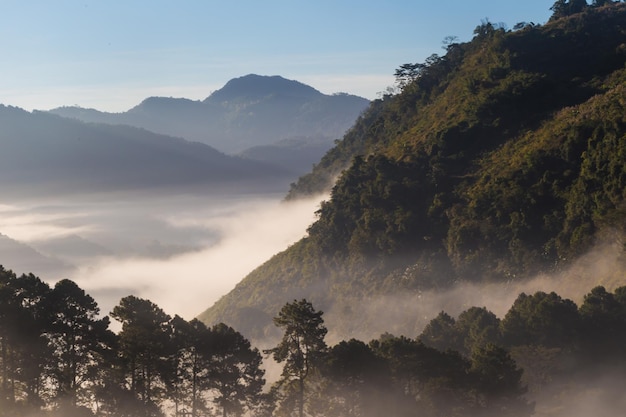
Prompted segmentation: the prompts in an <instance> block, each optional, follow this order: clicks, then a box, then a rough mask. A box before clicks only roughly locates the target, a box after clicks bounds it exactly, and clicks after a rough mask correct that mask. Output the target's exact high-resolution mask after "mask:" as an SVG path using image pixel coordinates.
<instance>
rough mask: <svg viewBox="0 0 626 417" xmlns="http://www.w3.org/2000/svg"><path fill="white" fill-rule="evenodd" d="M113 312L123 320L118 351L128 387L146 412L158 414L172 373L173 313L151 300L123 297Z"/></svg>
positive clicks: (114, 315) (117, 318)
mask: <svg viewBox="0 0 626 417" xmlns="http://www.w3.org/2000/svg"><path fill="white" fill-rule="evenodd" d="M111 316H112V317H113V318H114V319H116V320H117V321H119V322H120V323H122V330H121V331H120V333H119V338H120V345H119V355H120V358H121V360H122V364H123V370H124V375H125V379H126V383H127V387H128V389H129V390H130V392H131V393H132V395H133V396H134V397H135V398H137V399H138V400H139V403H140V404H141V408H142V410H141V412H142V413H143V415H145V416H152V415H158V414H159V404H160V403H161V402H162V401H163V400H164V399H165V397H166V392H165V382H166V380H167V378H168V377H170V376H171V368H170V367H171V364H172V362H171V356H172V351H171V346H172V345H171V344H170V336H169V335H170V328H169V322H170V316H168V315H167V314H166V313H165V312H164V311H163V310H162V309H161V308H159V307H158V306H157V305H156V304H154V303H152V302H151V301H149V300H144V299H141V298H138V297H135V296H132V295H131V296H128V297H124V298H122V300H120V303H119V304H118V305H117V306H116V307H115V308H114V309H113V311H112V312H111Z"/></svg>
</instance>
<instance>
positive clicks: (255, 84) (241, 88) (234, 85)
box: [205, 74, 323, 102]
mask: <svg viewBox="0 0 626 417" xmlns="http://www.w3.org/2000/svg"><path fill="white" fill-rule="evenodd" d="M270 95H282V96H292V97H301V98H311V97H316V96H321V95H323V94H322V93H321V92H319V91H318V90H316V89H315V88H313V87H311V86H308V85H306V84H303V83H301V82H299V81H295V80H288V79H286V78H283V77H281V76H279V75H271V76H268V75H257V74H248V75H244V76H242V77H238V78H233V79H232V80H230V81H228V82H227V83H226V85H224V87H222V88H221V89H219V90H217V91H215V92H214V93H213V94H211V95H210V96H209V97H207V99H206V100H205V102H211V101H213V102H215V101H217V102H222V101H229V100H234V99H242V98H243V99H255V98H263V97H267V96H270Z"/></svg>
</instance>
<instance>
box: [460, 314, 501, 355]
mask: <svg viewBox="0 0 626 417" xmlns="http://www.w3.org/2000/svg"><path fill="white" fill-rule="evenodd" d="M456 328H457V334H458V335H459V337H460V339H461V341H462V349H460V350H459V352H461V353H463V354H466V355H471V353H472V352H473V351H474V349H476V348H479V347H484V346H486V345H487V344H488V343H493V344H498V343H499V342H500V319H498V317H496V315H495V314H493V313H492V312H491V311H489V310H487V309H486V308H485V307H482V308H480V307H470V308H469V309H467V310H465V311H464V312H462V313H461V314H459V317H458V318H457V320H456Z"/></svg>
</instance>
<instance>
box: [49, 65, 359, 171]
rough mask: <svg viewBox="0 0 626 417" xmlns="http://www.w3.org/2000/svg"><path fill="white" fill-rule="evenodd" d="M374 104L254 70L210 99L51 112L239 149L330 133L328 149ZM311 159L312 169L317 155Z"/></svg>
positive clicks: (157, 99) (155, 99)
mask: <svg viewBox="0 0 626 417" xmlns="http://www.w3.org/2000/svg"><path fill="white" fill-rule="evenodd" d="M368 104H369V100H366V99H364V98H362V97H358V96H354V95H349V94H335V95H326V94H323V93H321V92H319V91H318V90H316V89H314V88H313V87H310V86H308V85H306V84H303V83H300V82H298V81H295V80H288V79H286V78H283V77H281V76H277V75H275V76H262V75H257V74H248V75H245V76H242V77H238V78H234V79H232V80H230V81H228V82H227V83H226V85H225V86H224V87H222V88H221V89H219V90H217V91H214V92H213V93H212V94H210V95H209V96H208V97H207V98H205V99H204V100H198V101H195V100H190V99H185V98H168V97H149V98H146V99H145V100H143V101H142V102H141V103H140V104H138V105H137V106H134V107H133V108H131V109H129V110H128V111H126V112H122V113H106V112H99V111H97V110H94V109H82V108H76V107H60V108H56V109H52V110H50V112H51V113H53V114H56V115H59V116H63V117H68V118H75V119H79V120H82V121H86V122H98V123H106V124H126V125H130V126H135V127H140V128H144V129H147V130H150V131H153V132H155V133H160V134H166V135H170V136H176V137H182V138H185V139H187V140H191V141H195V142H201V143H205V144H208V145H210V146H212V147H214V148H216V149H218V150H220V151H222V152H225V153H228V154H237V153H239V152H242V151H245V150H246V149H248V148H251V147H255V146H267V145H273V144H274V143H276V142H279V141H281V140H285V139H289V138H292V137H309V136H311V137H320V136H323V137H325V138H327V149H328V148H330V147H331V146H332V143H333V140H335V139H338V138H340V137H341V136H342V135H343V133H344V132H345V131H346V130H347V129H348V128H349V127H350V125H351V124H352V123H353V122H354V120H355V119H356V118H357V117H358V115H359V114H360V113H361V111H362V110H363V109H365V107H366V106H367V105H368ZM301 156H306V155H301ZM309 162H310V163H309V164H307V165H306V167H307V168H308V166H310V165H311V164H312V163H313V162H315V160H309ZM302 173H303V172H298V175H300V174H302Z"/></svg>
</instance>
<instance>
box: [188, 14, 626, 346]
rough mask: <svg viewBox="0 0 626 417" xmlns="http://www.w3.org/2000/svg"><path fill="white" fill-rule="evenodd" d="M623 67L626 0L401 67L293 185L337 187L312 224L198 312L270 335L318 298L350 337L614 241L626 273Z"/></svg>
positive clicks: (302, 191) (410, 327)
mask: <svg viewBox="0 0 626 417" xmlns="http://www.w3.org/2000/svg"><path fill="white" fill-rule="evenodd" d="M625 63H626V4H621V3H615V4H613V3H611V4H608V5H606V6H603V7H588V8H586V9H585V11H584V12H582V13H575V14H572V15H570V16H564V17H561V18H556V17H555V18H553V19H551V20H550V21H549V22H548V23H546V24H545V25H535V24H519V25H516V27H515V30H506V29H504V28H503V27H501V26H495V25H493V24H491V23H489V22H483V23H482V24H481V25H480V26H478V27H477V28H476V30H475V37H474V38H473V39H472V40H471V41H470V42H466V43H455V44H450V45H449V46H448V47H447V53H446V54H445V56H437V55H433V56H431V57H429V58H428V59H427V60H426V62H424V63H419V64H407V65H403V66H402V67H400V68H399V70H398V73H397V76H398V81H399V85H400V87H401V91H400V92H399V93H397V94H393V95H392V94H390V95H387V96H385V97H384V98H382V99H380V100H376V101H374V102H373V103H372V104H371V106H370V107H369V108H368V109H367V110H366V111H365V112H364V113H363V114H362V115H361V116H360V117H359V119H358V120H357V122H356V124H355V125H354V126H353V127H352V128H351V129H350V130H349V131H348V132H347V133H346V135H345V136H344V137H343V139H342V140H341V141H339V142H338V144H337V145H336V146H335V147H334V148H333V149H331V150H330V151H329V152H328V153H327V154H326V155H325V156H324V157H323V158H322V160H321V161H320V163H318V164H317V165H316V166H315V168H314V169H313V171H312V172H311V173H310V174H308V175H305V176H303V177H301V178H300V179H299V180H298V182H297V183H295V184H294V185H293V187H292V189H291V191H290V194H289V196H288V198H289V199H296V198H299V197H301V196H305V195H310V194H314V193H316V192H320V191H323V190H328V189H331V187H332V194H331V198H330V200H328V201H326V202H323V203H322V205H321V208H320V210H319V211H318V216H319V218H318V220H317V221H316V222H315V223H314V224H312V225H311V226H310V228H309V229H308V236H307V237H306V238H304V239H302V240H301V241H299V242H297V243H296V244H294V245H292V246H291V247H290V248H288V249H287V250H286V251H284V252H282V253H279V254H277V255H276V256H274V257H273V258H271V259H270V260H268V261H267V262H266V263H265V264H263V265H262V266H260V267H259V268H257V269H256V270H254V271H253V272H252V273H250V274H249V275H248V276H247V277H246V278H245V279H243V280H242V281H241V282H240V283H239V284H238V285H237V286H236V288H235V289H234V290H233V291H232V292H230V293H229V294H227V295H225V296H224V297H223V298H222V299H220V300H219V301H218V302H217V303H216V304H215V305H213V306H212V307H210V308H209V309H208V310H207V311H205V312H204V313H203V314H202V315H201V316H200V318H201V319H202V320H204V321H205V322H207V323H213V322H217V321H224V322H226V323H228V324H229V325H232V326H234V327H236V328H237V329H239V330H240V331H242V332H245V333H246V334H248V335H250V337H254V338H256V339H260V338H263V337H264V336H265V335H267V334H268V332H271V331H272V330H271V329H272V328H273V327H272V325H271V317H273V316H274V315H275V314H276V312H278V311H279V310H280V308H281V307H282V306H283V305H284V304H285V303H287V302H290V301H292V300H293V299H296V298H302V297H306V298H307V299H309V300H311V301H312V302H313V303H314V304H315V305H316V307H317V308H319V309H321V310H323V311H325V313H326V315H325V317H326V318H327V322H328V323H329V327H332V328H334V329H339V330H340V331H341V334H342V335H343V337H344V338H345V337H346V335H356V334H358V335H361V336H362V337H364V338H367V337H376V336H377V334H372V332H375V331H377V330H378V328H377V327H375V326H373V323H374V322H375V321H376V320H380V319H381V318H383V317H387V318H389V317H391V316H393V314H396V315H395V316H393V319H391V320H387V321H385V327H384V328H383V329H384V330H387V331H398V332H402V333H403V334H407V333H408V334H409V335H410V334H412V333H411V332H416V331H418V330H417V329H419V325H418V322H419V320H421V319H423V317H418V314H415V315H411V314H409V313H407V311H409V310H408V309H413V308H414V307H415V306H416V305H428V304H430V303H433V304H434V301H431V300H428V299H427V298H429V296H427V295H426V294H430V296H432V297H433V299H434V298H435V296H434V295H433V294H435V293H442V292H443V291H445V290H448V289H454V288H458V292H462V288H463V287H462V285H464V283H470V284H476V285H478V284H481V285H483V284H496V283H506V284H507V285H508V286H510V287H513V286H515V285H521V284H523V283H524V282H525V280H527V279H529V278H530V277H532V276H534V275H535V274H544V275H545V274H551V273H564V271H567V269H568V268H569V267H571V266H572V265H574V264H575V263H576V261H577V260H580V259H587V258H581V256H583V255H584V254H586V253H587V251H589V250H590V249H591V248H592V247H593V246H594V244H599V243H600V242H601V241H602V240H603V239H605V240H607V241H608V243H609V244H611V245H612V246H611V247H616V248H617V255H616V256H617V257H618V261H619V262H618V263H617V265H621V266H619V268H618V269H617V270H613V271H611V274H613V275H617V276H621V277H623V276H624V274H623V272H624V270H625V269H621V268H624V267H625V266H626V261H625V259H626V257H625V256H624V255H625V254H624V245H623V241H624V240H623V239H624V238H625V237H626V227H624V225H625V224H626V101H624V97H626V69H625V65H624V64H625ZM337 176H339V179H338V180H337V181H336V182H334V179H335V178H336V177H337ZM581 262H582V261H581ZM603 271H604V272H603ZM620 271H621V272H620ZM593 274H597V275H595V276H593V277H592V279H594V280H596V282H598V281H600V280H602V279H604V278H606V274H608V272H606V271H605V270H603V269H602V268H600V267H598V269H597V270H596V271H594V272H593ZM620 274H621V275H620ZM572 279H574V280H575V279H579V278H575V277H574V278H572ZM580 279H583V278H580ZM621 284H622V285H623V284H624V280H623V278H621ZM449 298H450V300H449V302H450V303H451V304H453V305H455V306H458V305H463V302H464V301H463V297H452V296H450V297H449ZM385 299H386V300H388V301H389V302H387V303H383V302H382V300H385ZM452 300H454V301H452ZM440 309H441V307H440ZM410 311H413V310H410ZM434 314H436V312H435V313H434ZM392 326H396V327H392ZM364 330H365V331H368V332H369V333H367V335H364V334H363V333H362V332H363V331H364ZM413 334H415V333H413Z"/></svg>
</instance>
